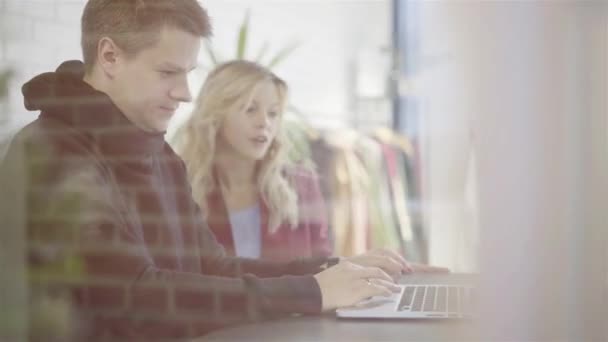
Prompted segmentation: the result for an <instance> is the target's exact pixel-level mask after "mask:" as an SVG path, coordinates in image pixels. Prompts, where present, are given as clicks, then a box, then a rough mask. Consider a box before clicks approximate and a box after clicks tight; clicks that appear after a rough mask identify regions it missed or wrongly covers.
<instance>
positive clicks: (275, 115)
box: [268, 112, 279, 118]
mask: <svg viewBox="0 0 608 342" xmlns="http://www.w3.org/2000/svg"><path fill="white" fill-rule="evenodd" d="M278 115H279V113H277V112H269V113H268V116H270V117H271V118H276V117H277V116H278Z"/></svg>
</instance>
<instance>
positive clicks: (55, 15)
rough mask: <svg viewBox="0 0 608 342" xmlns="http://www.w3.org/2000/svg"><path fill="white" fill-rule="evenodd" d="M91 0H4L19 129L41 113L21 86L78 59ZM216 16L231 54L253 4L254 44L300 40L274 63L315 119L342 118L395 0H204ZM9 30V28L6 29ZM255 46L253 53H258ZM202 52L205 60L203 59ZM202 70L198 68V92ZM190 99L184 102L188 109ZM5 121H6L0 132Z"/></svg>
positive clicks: (384, 35) (0, 60)
mask: <svg viewBox="0 0 608 342" xmlns="http://www.w3.org/2000/svg"><path fill="white" fill-rule="evenodd" d="M85 2H86V1H85V0H0V8H1V11H2V23H1V24H0V25H2V32H4V33H3V35H4V36H3V37H2V41H1V44H2V45H0V46H1V47H2V48H1V49H0V53H1V55H0V66H3V65H10V66H12V67H14V68H15V71H16V72H17V75H16V77H15V78H14V79H13V82H12V87H11V99H10V112H11V114H12V121H11V124H10V125H9V126H10V129H11V130H12V129H14V128H15V127H17V126H20V125H22V124H24V123H26V122H28V121H30V120H32V119H33V118H34V117H35V115H34V114H31V113H26V111H25V109H24V108H23V100H22V96H21V91H20V87H21V85H22V84H23V83H24V82H25V81H27V80H28V79H29V78H31V77H32V76H34V75H36V74H38V73H41V72H45V71H51V70H54V69H55V68H56V67H57V65H58V64H59V63H60V62H62V61H63V60H66V59H80V58H81V52H80V47H79V41H80V28H79V25H80V24H79V21H80V15H81V13H82V9H83V7H84V3H85ZM201 3H202V4H203V6H204V7H206V8H207V9H208V11H209V14H210V16H211V17H212V20H213V27H214V32H215V33H214V37H213V38H212V43H213V45H214V47H215V49H216V50H217V51H219V52H221V53H222V54H223V55H224V56H226V57H231V56H233V54H234V52H235V46H236V36H237V32H238V27H239V25H240V23H241V20H242V19H243V17H244V15H245V11H246V9H247V8H249V9H251V23H250V27H251V34H250V39H251V45H250V50H249V51H254V52H257V51H258V49H259V48H260V47H261V46H262V44H263V42H264V41H268V43H269V47H270V49H269V52H270V53H271V52H275V51H277V50H278V49H279V48H281V47H283V46H284V45H285V44H289V43H291V42H294V41H298V42H300V44H301V45H300V46H299V48H298V49H297V50H296V51H295V52H294V53H293V54H292V56H291V57H289V58H288V59H287V60H285V62H284V63H283V64H281V65H279V66H278V67H277V68H276V71H277V73H278V74H279V75H280V76H282V77H283V78H285V79H286V80H287V81H288V82H289V84H290V86H291V89H292V91H291V96H292V101H291V102H292V103H293V104H294V105H295V106H296V107H297V108H298V109H300V110H301V111H303V112H304V113H306V114H307V115H308V117H309V118H310V120H311V121H312V122H313V123H319V124H323V125H331V126H341V125H343V124H344V123H345V122H346V121H347V120H348V118H349V116H350V108H349V106H350V102H351V99H350V96H351V93H352V88H353V85H352V76H351V75H352V69H353V67H354V66H353V64H354V62H355V59H356V57H357V55H358V53H359V51H361V50H370V49H372V50H375V49H380V48H381V47H386V46H388V45H389V42H390V25H391V24H390V1H389V0H350V1H340V0H316V1H315V0H238V1H237V0H209V1H201ZM5 31H6V32H5ZM254 55H255V54H250V56H254ZM204 56H205V55H204V53H201V57H202V58H201V61H202V62H203V63H205V58H204ZM203 76H204V72H203V70H201V71H199V73H198V74H195V75H193V77H192V82H191V87H192V89H193V91H194V92H196V90H197V89H198V87H199V86H200V83H201V78H202V77H203ZM187 111H188V106H183V108H182V110H181V111H180V114H181V115H182V116H183V114H184V113H186V112H187ZM2 126H4V131H6V129H7V125H6V124H5V125H2V124H1V123H0V137H1V136H2V134H3V133H2V132H3V129H2Z"/></svg>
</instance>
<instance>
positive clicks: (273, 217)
mask: <svg viewBox="0 0 608 342" xmlns="http://www.w3.org/2000/svg"><path fill="white" fill-rule="evenodd" d="M263 81H271V82H272V83H273V84H274V85H275V86H276V88H277V92H278V94H279V99H280V103H281V117H282V113H283V111H284V109H285V107H286V98H287V84H286V83H285V82H284V81H283V80H282V79H280V78H279V77H277V76H276V75H275V74H273V73H272V72H271V71H270V70H268V69H267V68H265V67H263V66H261V65H259V64H256V63H253V62H249V61H244V60H235V61H231V62H227V63H224V64H221V65H219V66H217V67H216V68H215V69H213V70H212V71H211V73H209V75H208V76H207V79H206V81H205V83H204V84H203V87H202V88H201V91H200V93H199V95H198V97H197V99H196V102H195V105H194V110H193V111H192V114H191V115H190V117H189V118H188V119H187V120H186V121H185V123H184V124H183V125H182V126H181V127H179V128H178V129H177V131H176V133H175V135H174V139H173V140H174V141H173V146H174V147H175V149H176V152H177V153H178V154H179V155H180V156H181V157H182V158H183V159H184V161H185V163H186V168H187V171H188V179H189V181H190V184H191V186H192V193H193V196H194V199H195V201H196V202H197V203H198V204H199V205H200V207H201V209H202V210H203V213H205V215H207V214H206V213H207V211H208V206H207V200H206V197H207V195H209V194H210V193H211V192H213V191H214V190H215V188H214V187H215V186H216V181H215V180H214V175H213V172H214V160H215V152H216V151H215V148H216V142H217V138H218V132H219V131H220V127H221V125H222V123H223V120H224V118H225V117H226V115H228V113H231V112H234V111H238V110H243V108H246V107H247V105H248V104H249V102H251V100H252V97H253V91H254V89H255V87H256V86H257V85H259V84H260V83H261V82H263ZM287 145H288V141H287V139H286V137H285V136H284V131H283V127H282V120H281V123H280V124H279V128H278V132H277V135H276V137H275V139H274V141H273V142H272V144H271V145H270V147H269V149H268V152H267V154H266V156H265V157H264V159H262V160H260V161H259V162H258V165H257V168H256V169H257V172H256V177H257V178H256V179H257V190H258V192H259V194H260V195H261V198H262V200H263V201H264V204H265V205H266V206H267V207H268V209H269V210H268V211H269V217H268V223H269V227H270V231H271V232H275V231H276V230H277V229H278V228H279V226H280V225H281V224H282V223H283V222H287V223H289V224H290V225H291V227H292V228H295V227H296V225H297V221H298V209H297V195H296V193H295V191H294V190H293V188H292V187H291V185H290V183H289V181H288V180H287V179H286V177H285V175H284V173H283V172H284V170H285V169H286V167H289V163H290V162H289V161H288V159H287V153H286V148H287Z"/></svg>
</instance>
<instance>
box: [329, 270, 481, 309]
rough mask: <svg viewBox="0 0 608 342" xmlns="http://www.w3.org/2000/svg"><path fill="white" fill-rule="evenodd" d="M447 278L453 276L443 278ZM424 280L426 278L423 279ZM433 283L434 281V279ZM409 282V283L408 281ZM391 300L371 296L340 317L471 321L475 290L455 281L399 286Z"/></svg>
mask: <svg viewBox="0 0 608 342" xmlns="http://www.w3.org/2000/svg"><path fill="white" fill-rule="evenodd" d="M443 277H445V278H446V279H448V278H451V277H450V275H444V276H443ZM420 280H422V281H423V280H424V279H420ZM431 280H432V279H431ZM406 281H407V280H406ZM400 287H401V291H400V292H399V293H395V294H394V295H392V296H390V297H372V298H369V299H367V300H365V301H362V302H360V303H358V304H357V305H355V306H352V307H349V308H343V309H338V310H337V311H336V316H337V317H339V318H430V319H437V318H440V319H446V318H460V319H462V318H471V317H472V316H473V312H474V309H473V308H474V306H475V303H474V300H473V299H474V297H475V295H474V293H475V291H474V289H475V288H474V287H473V286H470V285H462V284H454V282H452V281H446V282H443V283H442V282H436V281H433V282H432V283H424V282H419V281H412V282H411V283H408V284H403V285H400Z"/></svg>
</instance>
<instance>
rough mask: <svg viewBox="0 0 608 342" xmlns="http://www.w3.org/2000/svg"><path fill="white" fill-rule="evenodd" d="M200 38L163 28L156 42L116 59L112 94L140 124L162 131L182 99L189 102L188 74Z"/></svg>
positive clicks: (150, 129)
mask: <svg viewBox="0 0 608 342" xmlns="http://www.w3.org/2000/svg"><path fill="white" fill-rule="evenodd" d="M199 48H200V38H199V37H196V36H195V35H193V34H190V33H188V32H185V31H182V30H179V29H173V28H164V29H163V30H162V31H161V32H160V37H159V40H158V42H157V43H156V44H155V45H153V46H151V47H148V48H145V49H143V50H142V51H140V52H138V53H137V54H136V55H135V56H130V57H127V56H125V55H124V54H122V55H120V57H118V58H117V59H116V64H115V67H114V72H113V75H112V80H111V98H112V100H113V101H114V103H115V104H116V105H117V106H118V108H120V110H121V111H122V112H123V113H124V114H125V116H127V118H128V119H129V120H130V121H132V122H133V123H134V124H135V125H136V126H138V127H139V128H141V129H143V130H145V131H148V132H164V131H166V129H167V126H168V124H169V120H170V119H171V117H172V116H173V114H174V113H175V111H176V110H177V107H178V106H179V104H180V103H181V102H190V101H191V100H192V96H191V94H190V90H189V88H188V81H187V74H188V73H189V72H190V71H191V70H192V69H194V67H195V66H196V65H197V58H198V52H199Z"/></svg>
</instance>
